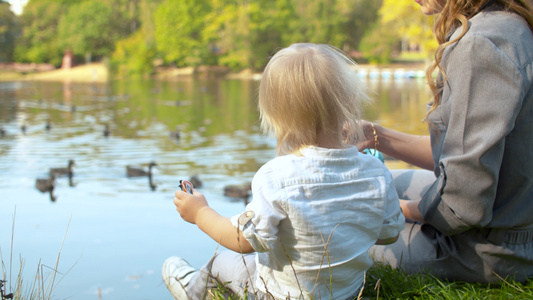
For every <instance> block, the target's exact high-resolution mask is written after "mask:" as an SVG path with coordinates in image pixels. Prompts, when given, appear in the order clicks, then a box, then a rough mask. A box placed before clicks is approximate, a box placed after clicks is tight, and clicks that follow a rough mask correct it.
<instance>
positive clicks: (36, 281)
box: [0, 210, 74, 300]
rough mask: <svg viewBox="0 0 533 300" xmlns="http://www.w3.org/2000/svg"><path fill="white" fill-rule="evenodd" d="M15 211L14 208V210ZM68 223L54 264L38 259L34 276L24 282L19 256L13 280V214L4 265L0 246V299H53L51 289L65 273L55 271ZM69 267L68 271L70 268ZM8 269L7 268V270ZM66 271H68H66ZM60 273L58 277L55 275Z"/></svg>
mask: <svg viewBox="0 0 533 300" xmlns="http://www.w3.org/2000/svg"><path fill="white" fill-rule="evenodd" d="M15 213H16V210H15ZM69 225H70V220H69V223H68V225H67V230H66V231H65V236H64V237H63V241H62V242H61V247H60V249H59V252H58V254H57V258H56V260H55V263H54V266H53V267H50V266H47V265H44V264H42V263H41V261H40V260H39V263H38V264H37V270H36V272H35V277H34V278H33V281H32V282H29V283H28V282H26V281H25V279H24V278H23V271H24V259H23V258H22V257H21V258H20V264H19V266H20V267H19V269H18V270H17V275H16V279H15V280H14V281H13V270H12V266H13V244H14V235H15V234H14V233H15V215H13V225H12V228H11V248H10V255H9V265H8V266H7V267H6V263H5V262H4V257H3V254H2V248H1V247H0V261H1V266H2V278H1V279H0V300H6V299H15V300H22V299H24V300H49V299H53V294H52V292H53V290H54V288H55V287H56V286H57V284H59V282H61V278H63V276H65V275H66V273H65V274H61V273H60V272H58V271H57V269H58V266H59V258H60V257H61V250H62V249H63V244H64V242H65V238H66V235H67V232H68V227H69ZM72 267H74V266H72ZM72 267H71V268H70V269H69V271H70V270H71V269H72ZM8 269H9V270H8ZM45 269H46V270H47V271H48V270H51V272H50V274H48V275H45V273H47V272H45ZM67 273H68V271H67ZM58 274H60V275H62V276H61V277H60V278H59V279H58V277H57V275H58Z"/></svg>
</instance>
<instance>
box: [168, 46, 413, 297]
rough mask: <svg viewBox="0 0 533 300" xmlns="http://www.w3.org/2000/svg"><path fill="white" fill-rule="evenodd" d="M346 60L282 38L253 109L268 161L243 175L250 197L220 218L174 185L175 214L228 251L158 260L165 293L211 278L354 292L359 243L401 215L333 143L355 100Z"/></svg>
mask: <svg viewBox="0 0 533 300" xmlns="http://www.w3.org/2000/svg"><path fill="white" fill-rule="evenodd" d="M354 67H355V63H354V62H353V61H352V60H351V59H349V58H348V57H347V56H346V55H344V54H342V52H341V51H340V50H337V49H334V48H333V47H331V46H327V45H316V44H294V45H292V46H290V47H288V48H285V49H283V50H281V51H279V52H278V53H277V54H276V55H274V57H273V58H272V59H271V60H270V62H269V63H268V65H267V67H266V69H265V71H264V73H263V77H262V79H261V84H260V88H259V111H260V116H261V126H262V128H263V130H264V131H265V132H267V133H271V134H274V135H275V136H276V137H277V150H278V154H279V156H278V157H276V158H274V159H272V160H271V161H269V162H268V163H266V164H265V165H264V166H263V167H261V168H260V169H259V171H258V172H257V173H256V174H255V176H254V178H253V181H252V194H253V199H252V201H251V202H250V204H248V206H247V207H246V211H245V212H244V213H242V214H240V215H237V216H234V217H232V218H226V217H222V216H221V215H219V214H218V213H217V212H215V211H214V210H213V209H212V208H210V207H209V206H208V203H207V200H206V199H205V197H204V195H202V194H201V193H200V192H198V191H197V190H194V191H193V194H189V193H186V192H182V191H176V193H175V198H174V204H175V205H176V208H177V210H178V212H179V213H180V215H181V217H182V218H183V219H184V220H185V221H187V222H190V223H193V224H196V225H197V226H198V227H199V228H200V229H201V230H202V231H204V232H205V233H206V234H208V235H209V236H210V237H211V238H213V239H214V240H215V241H217V242H218V243H220V244H221V245H222V246H224V247H226V248H227V249H230V250H233V251H223V252H221V253H219V254H217V255H215V256H214V257H213V258H212V259H211V260H210V261H209V262H208V263H207V264H206V265H205V266H204V267H202V269H201V270H195V269H194V268H192V267H191V266H190V265H189V264H188V263H187V262H186V261H185V260H184V259H182V258H179V257H171V258H169V259H167V260H166V261H165V263H164V265H163V279H164V281H165V283H166V285H167V288H168V289H169V290H170V291H171V293H172V295H173V296H174V298H176V299H187V298H191V299H201V298H202V297H203V296H205V293H206V287H212V286H213V284H214V280H218V282H220V283H227V285H226V287H228V288H229V289H230V290H231V291H232V292H234V293H235V294H237V295H239V296H240V297H243V298H246V297H247V299H353V298H356V297H357V296H358V294H359V291H360V290H361V288H362V286H363V282H364V276H365V272H366V270H367V269H368V268H369V267H370V265H371V264H372V260H371V258H370V256H369V254H368V249H369V248H370V247H371V246H372V245H374V244H376V243H379V244H388V243H392V242H394V241H396V239H397V236H398V233H399V232H400V231H401V230H402V229H403V228H404V217H403V214H402V213H401V211H400V207H399V200H398V195H397V194H396V191H395V189H394V186H393V183H392V177H391V175H390V173H389V171H388V170H387V169H386V167H385V166H384V165H383V163H381V162H380V161H379V159H378V158H376V157H372V156H371V155H366V154H363V153H360V152H359V151H358V149H357V148H356V147H355V146H352V145H349V144H347V143H344V141H343V128H345V126H349V127H350V128H356V129H358V124H357V121H358V120H360V116H361V105H362V103H363V102H364V101H366V100H367V96H366V93H365V89H364V87H363V85H362V83H361V81H360V80H359V78H358V76H357V73H356V71H355V68H354ZM254 252H255V253H254Z"/></svg>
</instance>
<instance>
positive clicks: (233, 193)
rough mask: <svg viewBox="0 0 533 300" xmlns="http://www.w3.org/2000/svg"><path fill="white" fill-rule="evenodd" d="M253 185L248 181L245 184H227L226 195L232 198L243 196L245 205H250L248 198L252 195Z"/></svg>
mask: <svg viewBox="0 0 533 300" xmlns="http://www.w3.org/2000/svg"><path fill="white" fill-rule="evenodd" d="M251 191H252V185H251V183H247V184H245V185H227V186H225V187H224V196H226V197H232V198H242V199H243V201H244V205H245V206H246V205H248V199H249V198H250V196H251Z"/></svg>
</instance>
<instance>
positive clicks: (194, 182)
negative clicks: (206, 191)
mask: <svg viewBox="0 0 533 300" xmlns="http://www.w3.org/2000/svg"><path fill="white" fill-rule="evenodd" d="M189 181H190V182H191V183H192V186H194V188H195V189H199V188H201V187H202V185H203V183H202V180H200V177H198V175H192V176H191V178H189Z"/></svg>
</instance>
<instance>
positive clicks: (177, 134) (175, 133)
mask: <svg viewBox="0 0 533 300" xmlns="http://www.w3.org/2000/svg"><path fill="white" fill-rule="evenodd" d="M168 136H169V137H170V138H171V139H174V140H179V139H180V129H179V126H176V129H175V130H174V131H171V132H170V133H169V134H168Z"/></svg>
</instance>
